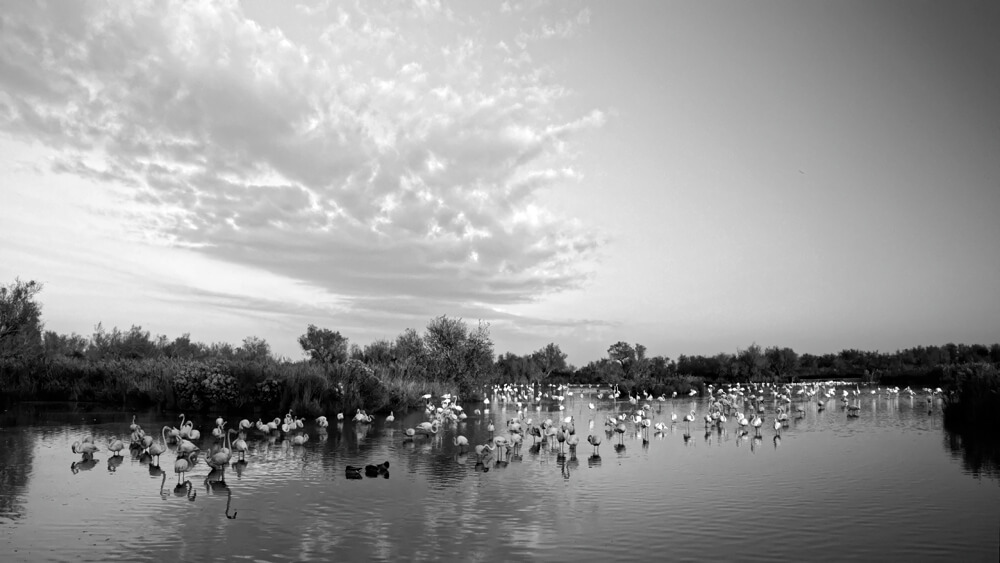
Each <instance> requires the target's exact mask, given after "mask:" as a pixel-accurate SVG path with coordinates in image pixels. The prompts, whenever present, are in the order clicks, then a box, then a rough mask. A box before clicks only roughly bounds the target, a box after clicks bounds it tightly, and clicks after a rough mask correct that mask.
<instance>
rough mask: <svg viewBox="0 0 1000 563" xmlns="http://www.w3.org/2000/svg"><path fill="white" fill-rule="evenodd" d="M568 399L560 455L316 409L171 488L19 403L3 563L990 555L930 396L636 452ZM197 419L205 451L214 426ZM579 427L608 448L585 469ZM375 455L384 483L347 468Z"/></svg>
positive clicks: (984, 506)
mask: <svg viewBox="0 0 1000 563" xmlns="http://www.w3.org/2000/svg"><path fill="white" fill-rule="evenodd" d="M585 392H586V390H581V389H575V390H574V395H572V396H570V395H569V394H568V393H565V392H564V397H565V400H564V403H563V404H564V406H565V410H562V411H560V410H558V402H556V401H553V400H551V399H546V400H544V401H543V402H542V405H541V410H540V411H539V410H536V408H537V407H536V405H534V404H531V405H530V406H529V407H528V408H527V412H526V413H525V418H530V419H533V421H534V422H535V423H536V424H537V423H538V422H540V421H541V420H542V419H545V418H551V419H553V420H557V421H558V420H560V419H562V418H563V417H566V416H571V415H572V416H573V417H574V418H575V426H576V429H577V433H578V434H580V435H581V443H580V445H579V446H578V447H577V449H576V452H575V453H574V452H567V453H566V454H565V455H560V454H559V452H558V450H553V449H551V448H549V447H548V446H543V447H541V448H538V449H532V448H530V445H531V443H532V439H531V438H530V437H528V438H526V440H525V445H524V446H523V449H522V451H521V455H520V456H511V457H510V458H509V459H508V462H507V463H502V462H501V463H497V460H496V458H495V457H493V458H491V459H488V460H487V463H486V465H478V466H477V456H476V454H475V453H474V452H472V453H469V454H460V453H459V449H458V448H457V447H456V446H455V445H454V443H453V439H454V437H455V436H456V434H461V435H464V436H466V437H467V438H468V439H469V442H470V443H471V444H477V443H483V442H485V441H486V440H488V438H489V432H488V429H487V425H488V422H489V421H490V420H492V421H493V422H494V424H495V426H496V428H497V431H496V434H497V435H507V433H506V432H505V431H504V428H505V424H504V422H505V421H506V420H508V419H510V418H513V417H516V416H517V412H518V411H517V408H516V407H515V406H514V405H509V406H506V407H504V406H503V405H502V404H500V403H499V402H497V401H494V403H493V404H492V405H490V406H491V410H490V412H489V413H488V414H485V413H484V414H481V415H476V414H474V413H473V410H474V409H476V408H480V409H482V408H484V405H483V404H481V403H479V404H471V403H470V404H464V405H463V406H464V407H465V409H466V411H465V412H467V413H468V414H469V418H468V419H467V420H466V421H464V422H458V423H452V424H445V425H444V426H442V428H441V429H440V430H439V432H438V434H437V435H435V436H432V437H426V438H421V437H418V438H416V439H414V440H407V439H405V429H407V428H412V427H415V426H416V425H417V424H418V423H420V422H422V421H424V420H426V419H427V415H426V413H425V412H423V411H421V412H415V413H411V414H409V415H407V416H406V417H398V418H397V420H396V421H395V422H393V423H387V422H386V421H385V420H384V417H381V416H379V417H376V420H375V421H374V422H373V423H372V424H356V423H354V422H351V421H346V422H344V423H342V424H338V423H336V421H334V420H332V419H333V414H334V413H329V416H330V418H331V424H330V426H329V428H327V429H326V432H325V433H324V432H322V431H321V430H320V429H319V428H318V427H317V426H316V425H315V423H314V422H313V421H312V420H309V421H308V422H307V424H306V426H305V428H304V429H303V430H302V432H306V433H308V435H309V440H308V441H307V442H306V443H305V445H302V446H296V445H293V444H292V443H291V440H290V436H282V435H272V436H270V437H264V436H263V435H261V434H260V433H259V432H257V431H256V430H251V431H250V432H249V433H248V442H249V445H250V451H249V453H248V454H247V456H246V463H245V464H239V465H231V466H230V467H229V469H228V470H227V472H226V475H225V484H222V483H220V482H216V483H214V484H212V483H208V482H206V477H207V476H208V475H209V472H210V468H209V467H208V466H207V465H206V464H205V462H204V458H202V459H203V460H202V461H201V462H199V463H198V464H197V465H196V466H195V467H194V469H193V470H192V471H191V472H190V473H188V474H187V476H186V479H187V480H188V481H190V483H191V488H190V490H189V489H188V488H186V487H182V488H181V489H180V490H176V491H175V485H176V484H177V482H178V476H177V475H176V474H175V473H174V470H173V466H174V460H175V458H176V456H175V454H174V453H173V452H172V451H168V452H167V453H165V454H163V456H162V459H161V461H160V467H162V470H163V473H162V474H161V473H160V471H159V470H158V469H157V468H156V467H155V466H153V467H151V466H150V463H149V462H148V461H146V460H144V459H140V458H138V457H137V456H133V455H130V452H129V450H128V449H127V448H126V449H125V450H124V451H123V452H122V453H123V454H124V455H123V457H122V458H112V457H111V456H110V452H108V448H107V442H108V438H109V437H111V436H118V437H119V438H123V439H124V440H125V441H126V444H127V443H128V434H129V429H128V427H129V423H130V422H131V420H132V414H133V413H131V412H129V413H125V412H111V411H108V410H87V409H86V408H85V407H81V406H74V405H65V404H60V405H41V404H20V405H15V406H14V407H12V408H10V409H9V410H8V411H7V412H4V413H3V414H2V416H0V561H5V562H6V561H79V560H87V561H106V560H111V559H121V560H129V561H147V560H157V561H162V560H183V561H189V560H208V559H217V560H248V561H308V560H320V561H325V560H331V559H333V558H336V559H338V560H343V559H347V560H351V561H363V560H379V561H398V560H440V559H445V558H450V559H452V560H457V561H512V560H544V561H591V560H619V561H635V560H639V559H648V558H652V559H653V560H696V561H704V560H708V559H710V558H719V557H724V558H726V559H727V560H738V561H764V560H768V561H773V560H776V559H797V560H808V561H816V560H910V561H913V560H916V561H933V560H939V561H959V560H960V561H991V562H995V561H997V560H998V558H1000V486H998V481H997V478H996V477H995V474H994V473H991V472H989V471H983V470H982V467H974V466H973V464H970V463H969V461H968V456H964V455H963V450H962V447H961V440H959V439H957V438H956V437H955V436H954V435H952V434H950V433H948V432H946V431H945V429H944V428H943V420H942V413H941V405H940V402H939V401H938V400H936V399H935V400H934V401H933V402H932V403H931V408H930V409H928V403H927V402H926V400H925V399H924V398H922V397H919V396H918V397H916V398H910V397H890V396H886V395H885V394H881V395H878V396H863V397H862V398H861V399H860V406H861V410H860V416H858V417H857V418H849V417H848V416H847V413H846V410H845V409H844V408H843V407H842V406H841V404H840V402H839V401H837V400H834V399H831V400H830V401H829V402H828V404H829V407H828V408H826V409H825V410H823V411H819V410H818V409H817V405H816V403H815V401H812V402H809V403H805V402H803V403H798V402H797V403H796V405H798V404H801V405H802V406H803V407H804V408H805V414H804V417H803V418H801V419H798V420H796V419H794V418H793V419H792V420H791V423H790V425H789V426H788V427H787V428H784V429H783V430H782V432H781V437H780V439H775V431H774V429H773V426H772V422H773V414H768V415H767V417H766V418H765V421H766V422H765V424H764V425H763V428H762V431H761V437H760V438H755V437H754V431H753V429H751V430H750V433H749V435H748V436H746V437H739V436H738V433H737V429H736V422H735V421H733V420H730V421H729V422H727V423H726V424H725V425H724V427H723V428H722V430H721V431H719V430H716V429H712V430H709V431H707V432H706V430H705V426H704V423H703V422H702V417H703V415H704V413H705V411H706V407H707V404H708V402H707V400H705V399H700V398H694V399H688V398H685V399H672V400H667V401H663V402H660V401H651V402H650V403H649V404H650V405H651V408H652V410H651V414H652V416H651V417H650V418H652V420H653V421H654V422H665V423H666V424H667V428H666V430H664V431H663V432H659V433H658V432H656V430H655V429H653V428H650V430H649V440H648V441H644V440H643V439H642V435H641V433H640V432H639V431H637V429H636V426H635V425H634V424H632V423H629V424H628V425H627V427H628V429H627V431H626V432H625V433H624V434H623V435H621V437H620V438H621V440H622V443H623V445H624V447H622V448H615V447H614V445H615V444H617V443H618V441H619V436H618V435H617V434H613V435H612V436H610V437H609V436H608V435H607V434H606V433H605V426H604V421H605V419H606V417H607V416H608V415H612V416H613V415H616V414H618V413H622V412H631V411H633V410H634V409H635V408H636V407H635V406H633V405H631V404H629V403H628V402H627V401H618V402H615V403H613V402H612V401H610V400H607V399H603V400H598V399H597V398H596V397H595V396H593V394H587V395H585ZM591 402H593V403H594V404H595V407H596V409H595V410H591V409H590V408H589V406H588V404H589V403H591ZM640 405H641V403H640ZM692 409H694V410H696V411H697V413H698V415H697V421H696V422H694V423H691V426H690V434H691V436H690V438H689V439H685V434H687V432H688V431H687V428H688V427H687V424H685V423H684V422H679V423H677V424H673V425H670V415H671V412H674V413H676V414H677V415H678V417H679V418H680V419H683V416H684V415H685V414H686V413H687V412H688V411H690V410H692ZM278 414H279V413H274V415H272V416H277V415H278ZM213 418H214V417H213ZM253 420H256V417H254V419H253ZM590 420H593V421H594V427H593V429H592V430H591V429H590V428H589V424H588V422H589V421H590ZM137 422H138V423H139V424H141V425H142V427H143V428H144V429H145V430H146V431H147V432H149V433H151V434H155V435H157V436H159V429H160V428H161V427H162V426H163V425H164V424H168V425H171V426H178V419H177V418H175V417H174V416H173V415H170V416H167V415H155V414H139V416H138V418H137ZM195 422H196V424H197V427H198V428H199V429H200V430H201V432H202V434H203V435H205V436H208V437H207V438H203V439H202V440H201V441H200V446H201V447H202V448H203V449H205V450H207V449H209V448H210V446H211V444H212V443H213V441H214V439H213V438H212V437H211V434H210V431H211V428H212V427H213V426H214V422H213V420H212V419H209V418H207V417H197V419H196V421H195ZM236 422H237V421H236V420H233V419H231V418H230V419H229V424H230V426H232V425H234V424H236ZM526 422H527V421H524V422H522V424H526ZM590 433H595V434H599V435H600V436H601V438H602V440H603V443H602V444H601V446H600V455H599V456H594V455H593V448H592V447H591V446H590V445H589V444H588V443H587V442H586V436H587V435H588V434H590ZM88 435H89V436H93V437H94V439H95V442H96V443H97V445H98V447H99V448H100V451H99V452H98V453H97V454H96V455H95V459H94V460H93V462H92V463H90V464H80V463H78V462H81V460H82V457H81V456H80V455H79V454H74V453H72V452H71V444H72V443H73V442H75V441H78V440H82V439H83V438H84V437H86V436H88ZM157 441H159V437H157ZM235 459H236V458H235V457H234V461H235ZM383 461H389V471H388V473H387V474H383V475H379V476H376V477H364V476H362V478H360V479H348V478H347V476H346V474H345V467H346V466H347V465H365V464H377V463H381V462H383ZM74 462H77V464H76V465H75V466H73V464H74ZM484 469H486V470H487V471H484ZM234 515H235V518H230V517H231V516H234Z"/></svg>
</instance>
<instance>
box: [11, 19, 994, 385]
mask: <svg viewBox="0 0 1000 563" xmlns="http://www.w3.org/2000/svg"><path fill="white" fill-rule="evenodd" d="M997 29H1000V4H997V3H995V2H987V1H954V2H932V1H920V0H898V1H891V0H886V1H880V2H868V1H840V2H773V1H770V2H753V3H749V2H742V1H733V2H711V1H710V2H687V1H683V2H673V1H666V0H656V1H647V2H638V1H636V2H613V3H612V2H557V1H545V0H534V1H516V0H507V1H503V2H438V1H434V0H418V1H415V2H387V3H380V2H369V1H364V2H361V1H356V2H336V1H329V2H312V3H300V4H294V3H284V2H281V3H278V2H267V1H263V0H258V1H245V2H236V1H232V0H229V1H213V2H207V1H206V2H200V1H190V2H184V1H151V0H150V1H146V2H128V3H119V2H110V1H109V2H100V1H76V0H72V1H71V0H64V1H48V2H30V1H28V2H25V1H20V0H0V155H2V156H0V201H2V202H3V203H2V204H0V240H2V245H0V283H10V282H12V281H13V280H14V279H15V278H18V277H19V278H21V279H25V280H27V279H34V280H37V281H40V282H42V283H43V284H44V290H43V292H42V293H41V294H40V295H39V300H40V301H41V303H42V304H43V321H44V323H45V328H46V329H47V330H54V331H56V332H59V333H65V334H68V333H73V332H75V333H79V334H83V335H89V334H91V333H92V332H93V330H94V327H95V325H97V324H98V323H102V325H103V326H104V327H105V328H110V327H118V328H120V329H123V330H127V329H128V328H129V327H131V326H132V325H138V326H141V327H142V328H143V329H144V330H148V331H150V332H152V333H153V334H154V335H158V334H164V335H167V336H168V337H169V338H175V337H177V336H180V335H182V334H185V333H190V335H191V338H192V339H193V340H197V341H202V342H229V343H232V344H234V345H237V344H239V343H240V342H241V341H242V340H243V339H244V338H245V337H248V336H257V337H261V338H265V339H266V340H267V341H268V342H269V343H270V344H271V346H272V349H273V351H274V352H275V353H277V354H279V355H282V356H284V357H288V358H290V359H298V358H301V357H303V354H302V351H301V349H300V348H299V346H298V344H297V342H296V338H297V337H298V336H299V335H301V334H303V333H305V329H306V327H307V326H308V325H309V324H315V325H317V326H320V327H323V328H329V329H331V330H337V331H339V332H341V334H343V335H344V336H346V337H348V338H349V339H350V341H351V342H352V343H357V344H359V345H362V346H363V345H365V344H367V343H369V342H372V341H374V340H377V339H381V338H386V339H394V338H395V337H396V336H397V335H399V334H400V333H402V332H403V331H404V330H405V329H407V328H414V329H416V330H417V331H419V332H422V331H423V329H424V327H426V325H427V323H428V322H429V321H430V320H431V319H433V318H434V317H438V316H440V315H448V316H449V317H457V318H462V319H464V320H465V321H466V322H468V323H469V325H470V326H475V325H476V324H477V323H478V322H479V321H483V322H487V323H489V327H490V334H491V336H492V339H493V342H494V344H495V351H496V352H497V353H504V352H513V353H515V354H526V353H530V352H532V351H534V350H537V349H540V348H542V347H544V346H545V345H546V344H548V343H550V342H554V343H556V344H558V345H559V346H560V348H561V349H562V350H563V351H564V352H566V353H567V354H568V355H569V361H570V362H571V363H573V364H575V365H577V366H581V365H583V364H586V363H587V362H590V361H592V360H596V359H599V358H601V357H605V356H606V355H607V349H608V347H609V346H610V345H612V344H614V343H615V342H618V341H626V342H630V343H640V344H642V345H644V346H645V347H646V348H647V353H648V354H649V355H664V356H668V357H671V358H675V359H676V357H677V356H679V355H681V354H688V355H692V354H705V355H714V354H716V353H719V352H727V353H735V352H736V351H737V350H738V349H741V348H746V347H747V346H749V345H751V344H753V343H756V344H759V345H761V346H764V347H766V346H782V347H786V346H787V347H791V348H793V349H795V350H796V351H797V352H800V353H804V352H809V353H814V354H822V353H828V352H837V351H839V350H842V349H850V348H855V349H861V350H881V351H894V350H897V349H901V348H907V347H913V346H918V345H930V344H934V345H940V344H944V343H947V342H956V343H958V342H964V343H967V344H971V343H987V344H989V343H993V342H997V341H1000V283H998V279H1000V221H998V220H997V216H998V212H1000V103H998V102H997V100H1000V34H998V33H996V30H997Z"/></svg>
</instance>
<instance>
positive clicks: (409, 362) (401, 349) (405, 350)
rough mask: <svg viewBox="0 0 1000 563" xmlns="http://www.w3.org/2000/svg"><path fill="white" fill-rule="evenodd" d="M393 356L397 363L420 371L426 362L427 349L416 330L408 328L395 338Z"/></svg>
mask: <svg viewBox="0 0 1000 563" xmlns="http://www.w3.org/2000/svg"><path fill="white" fill-rule="evenodd" d="M392 349H393V354H394V356H395V359H396V361H397V362H400V363H402V364H403V365H405V366H406V367H407V369H410V368H417V369H422V368H424V367H425V363H426V360H427V348H426V347H425V346H424V339H423V338H422V337H421V336H420V334H418V333H417V331H416V330H413V329H412V328H408V329H406V330H405V331H403V334H400V335H399V336H397V337H396V342H395V343H394V344H393V347H392Z"/></svg>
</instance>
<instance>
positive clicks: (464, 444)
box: [454, 435, 469, 452]
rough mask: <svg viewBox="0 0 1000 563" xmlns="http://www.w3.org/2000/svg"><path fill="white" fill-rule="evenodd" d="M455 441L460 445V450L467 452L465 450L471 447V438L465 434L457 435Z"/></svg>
mask: <svg viewBox="0 0 1000 563" xmlns="http://www.w3.org/2000/svg"><path fill="white" fill-rule="evenodd" d="M454 442H455V445H456V446H458V451H459V452H465V450H466V449H468V447H469V439H468V438H466V437H465V436H462V435H458V436H455V440H454Z"/></svg>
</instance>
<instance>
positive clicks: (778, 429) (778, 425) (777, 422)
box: [774, 418, 781, 434]
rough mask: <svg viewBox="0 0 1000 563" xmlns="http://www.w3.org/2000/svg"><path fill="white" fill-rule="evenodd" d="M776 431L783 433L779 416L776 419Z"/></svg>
mask: <svg viewBox="0 0 1000 563" xmlns="http://www.w3.org/2000/svg"><path fill="white" fill-rule="evenodd" d="M774 431H775V432H777V433H778V434H781V421H780V420H778V419H777V418H775V419H774Z"/></svg>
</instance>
